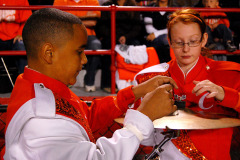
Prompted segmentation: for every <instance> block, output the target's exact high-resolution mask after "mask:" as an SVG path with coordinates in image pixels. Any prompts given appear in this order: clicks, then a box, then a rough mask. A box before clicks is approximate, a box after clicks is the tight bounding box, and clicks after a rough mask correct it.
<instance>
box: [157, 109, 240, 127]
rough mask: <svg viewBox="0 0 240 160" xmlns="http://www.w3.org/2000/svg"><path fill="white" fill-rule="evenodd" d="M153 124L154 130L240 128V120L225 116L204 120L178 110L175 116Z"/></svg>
mask: <svg viewBox="0 0 240 160" xmlns="http://www.w3.org/2000/svg"><path fill="white" fill-rule="evenodd" d="M208 117H209V116H208ZM153 124H154V128H161V129H165V128H166V127H167V128H169V129H217V128H229V127H236V126H240V119H237V118H229V117H223V116H218V117H213V118H204V117H203V116H199V115H198V114H194V113H191V112H186V111H184V110H177V111H175V112H174V113H173V115H170V116H165V117H162V118H159V119H157V120H155V121H153Z"/></svg>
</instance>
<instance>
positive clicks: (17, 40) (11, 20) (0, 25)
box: [0, 0, 32, 74]
mask: <svg viewBox="0 0 240 160" xmlns="http://www.w3.org/2000/svg"><path fill="white" fill-rule="evenodd" d="M0 5H2V6H29V4H28V1H27V0H7V1H1V2H0ZM31 14H32V11H31V10H0V50H25V48H24V44H23V41H22V29H23V26H24V24H25V22H26V21H27V19H28V17H29V16H30V15H31ZM4 59H6V63H7V65H8V63H9V65H11V61H14V60H13V59H15V61H16V65H17V68H18V74H20V73H23V70H24V67H25V66H26V65H27V59H26V57H24V56H17V57H5V58H4Z"/></svg>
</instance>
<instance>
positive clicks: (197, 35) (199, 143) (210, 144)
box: [141, 9, 240, 160]
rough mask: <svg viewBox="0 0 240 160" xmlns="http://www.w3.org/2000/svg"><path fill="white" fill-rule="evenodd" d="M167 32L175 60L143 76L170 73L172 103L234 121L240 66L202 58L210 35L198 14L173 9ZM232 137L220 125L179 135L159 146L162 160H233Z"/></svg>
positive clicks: (237, 109)
mask: <svg viewBox="0 0 240 160" xmlns="http://www.w3.org/2000/svg"><path fill="white" fill-rule="evenodd" d="M167 28H168V39H169V44H170V46H171V47H172V48H173V51H174V54H175V57H176V59H174V60H171V61H170V62H168V63H167V64H166V63H163V64H159V65H156V66H153V67H152V68H147V69H146V70H145V71H144V70H143V71H141V76H143V74H146V75H147V76H149V75H150V74H154V73H156V71H157V70H158V71H159V73H160V74H162V73H165V74H168V75H170V76H171V77H172V78H173V80H175V82H176V83H177V85H178V89H173V92H174V100H176V101H182V102H183V103H185V107H186V108H187V109H189V110H192V111H193V112H195V113H200V114H201V113H202V115H210V116H211V115H226V116H227V117H234V118H238V115H239V112H240V103H239V102H240V81H239V79H240V64H239V63H234V62H229V61H214V60H212V59H209V58H207V57H206V56H205V55H207V54H208V52H209V50H207V49H206V48H205V45H206V43H207V40H208V34H207V33H206V23H205V21H204V19H202V17H201V16H200V14H199V12H197V11H195V10H192V9H182V10H177V11H176V12H174V13H173V14H172V15H171V16H170V19H169V22H168V25H167ZM160 69H162V70H160ZM151 71H152V72H154V73H151ZM155 75H156V74H155ZM229 77H231V78H230V79H229ZM211 113H212V114H211ZM208 118H209V117H208ZM183 125H184V122H183ZM196 125H197V124H196ZM198 125H200V124H198ZM183 129H184V128H183ZM161 131H162V130H161ZM161 131H160V130H159V131H157V132H156V135H159V137H161V136H160V135H162V134H161ZM232 134H233V128H232V127H230V128H221V126H220V127H219V129H203V130H181V134H180V136H179V137H177V138H174V139H172V140H171V141H169V142H167V143H166V144H164V145H163V147H162V149H163V152H162V153H161V154H160V159H161V160H169V159H171V160H186V159H196V158H197V159H208V160H220V159H224V160H231V157H230V146H231V141H232ZM161 138H163V137H161ZM161 138H159V142H160V140H162V139H161Z"/></svg>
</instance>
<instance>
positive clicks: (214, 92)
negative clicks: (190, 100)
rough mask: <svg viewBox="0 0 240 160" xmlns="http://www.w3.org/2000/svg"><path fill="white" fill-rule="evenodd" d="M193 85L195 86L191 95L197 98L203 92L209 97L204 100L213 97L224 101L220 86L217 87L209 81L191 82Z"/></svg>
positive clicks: (222, 90)
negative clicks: (207, 93)
mask: <svg viewBox="0 0 240 160" xmlns="http://www.w3.org/2000/svg"><path fill="white" fill-rule="evenodd" d="M193 83H194V84H196V86H195V87H194V88H193V90H192V93H193V94H196V96H199V95H200V94H202V93H203V92H209V95H207V96H206V98H213V97H214V98H215V99H217V100H219V101H222V100H223V99H224V96H225V93H224V89H223V88H222V87H221V86H218V85H216V84H214V83H212V82H211V81H209V80H203V81H193Z"/></svg>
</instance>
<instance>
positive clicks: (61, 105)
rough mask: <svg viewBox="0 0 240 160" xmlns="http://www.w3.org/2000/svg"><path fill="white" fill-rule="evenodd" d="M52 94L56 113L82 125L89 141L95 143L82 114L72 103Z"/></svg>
mask: <svg viewBox="0 0 240 160" xmlns="http://www.w3.org/2000/svg"><path fill="white" fill-rule="evenodd" d="M54 96H55V101H56V113H58V114H61V115H65V116H67V117H69V118H71V119H73V120H75V121H77V122H78V123H79V124H81V125H82V127H83V128H84V129H85V130H86V132H87V133H88V136H89V138H90V140H91V142H94V143H95V139H94V137H93V135H92V131H91V129H90V127H89V125H88V122H87V121H86V119H85V118H84V117H83V116H82V114H81V113H80V112H79V111H78V110H77V109H76V108H75V107H74V106H73V105H71V104H70V103H69V102H68V101H67V100H65V99H63V98H60V97H58V96H56V95H54Z"/></svg>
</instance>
